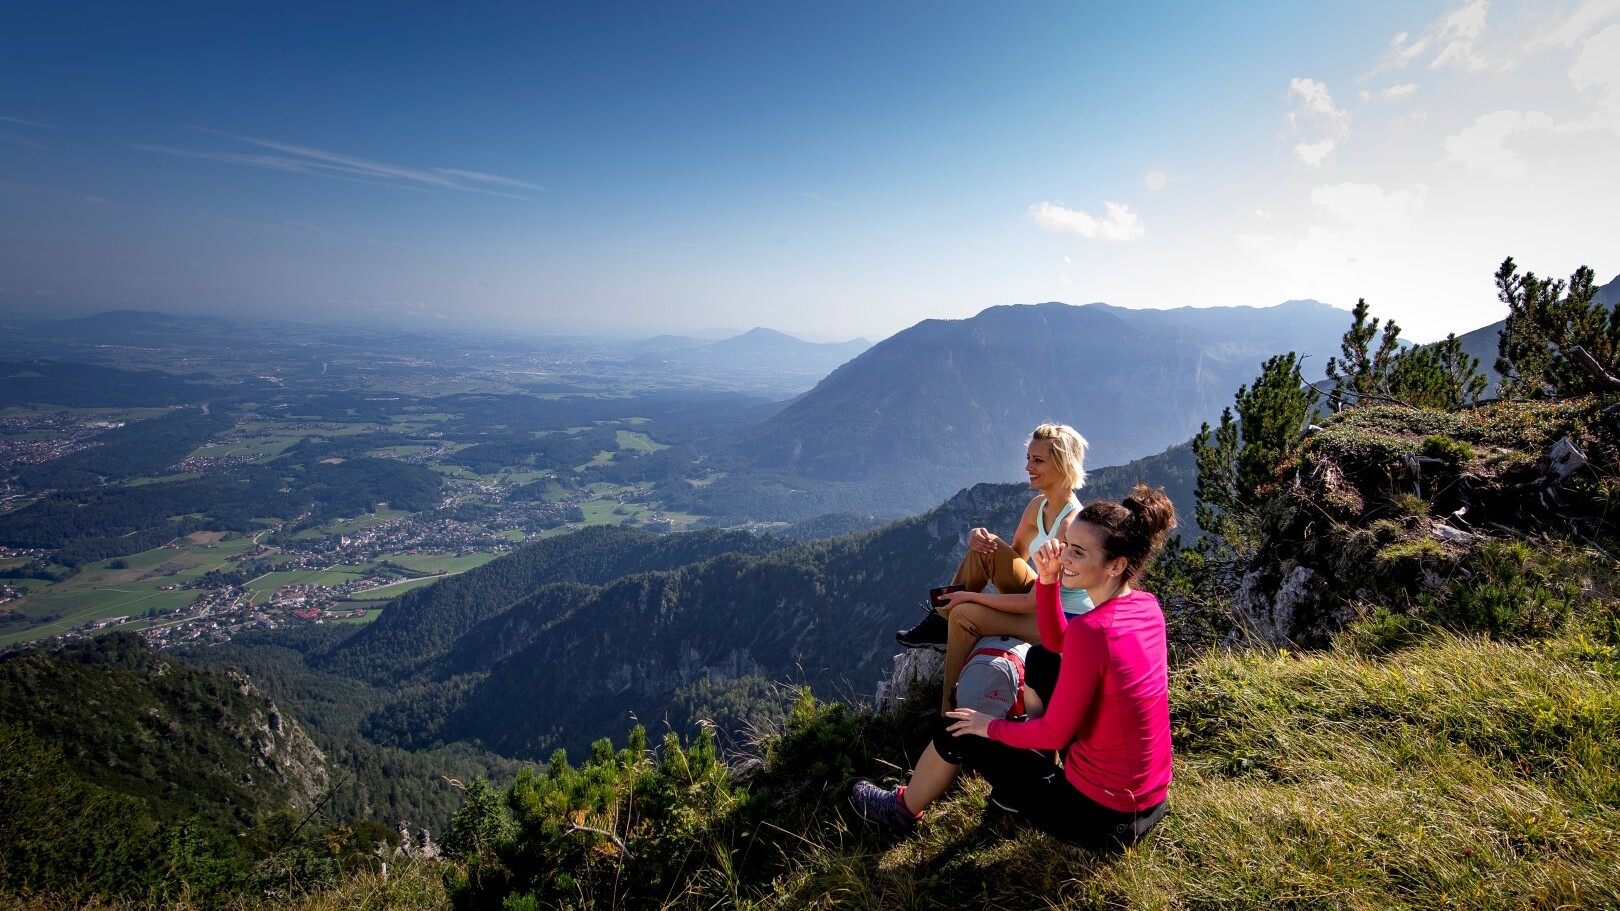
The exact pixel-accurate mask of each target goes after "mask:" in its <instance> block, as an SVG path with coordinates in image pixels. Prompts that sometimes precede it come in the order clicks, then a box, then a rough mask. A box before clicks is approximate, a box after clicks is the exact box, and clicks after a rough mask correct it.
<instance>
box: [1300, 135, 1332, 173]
mask: <svg viewBox="0 0 1620 911" xmlns="http://www.w3.org/2000/svg"><path fill="white" fill-rule="evenodd" d="M1336 145H1338V141H1337V140H1333V139H1323V140H1321V141H1320V142H1302V143H1300V144H1298V145H1296V146H1294V157H1295V158H1298V159H1299V160H1300V161H1301V162H1302V163H1304V164H1308V165H1310V166H1311V167H1313V168H1320V167H1321V166H1322V165H1323V164H1324V163H1326V162H1327V157H1328V156H1329V155H1331V154H1333V147H1334V146H1336Z"/></svg>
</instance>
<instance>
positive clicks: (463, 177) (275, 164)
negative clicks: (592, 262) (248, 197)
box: [126, 127, 545, 201]
mask: <svg viewBox="0 0 1620 911" xmlns="http://www.w3.org/2000/svg"><path fill="white" fill-rule="evenodd" d="M193 129H195V130H197V132H200V133H207V134H209V135H211V136H219V137H223V138H225V139H230V140H233V141H235V142H240V143H245V144H247V145H252V146H258V147H259V148H262V149H269V150H271V151H273V152H280V153H282V154H280V155H261V154H248V153H244V152H230V151H224V152H221V151H214V150H204V149H180V148H174V147H172V146H159V145H148V144H145V143H126V145H128V146H129V147H130V148H132V149H139V150H141V151H143V152H156V153H159V154H163V155H175V156H180V157H186V158H201V159H205V160H208V161H219V162H224V163H226V164H235V165H241V166H244V167H250V168H261V169H264V170H270V171H282V172H286V173H294V174H312V175H315V176H317V177H328V178H333V179H338V180H352V181H357V182H360V183H369V184H375V185H380V186H385V187H392V188H395V189H401V190H442V191H450V192H461V193H479V194H483V195H486V196H499V197H502V198H505V199H519V200H524V201H527V200H529V197H528V196H522V195H519V194H516V193H507V192H502V191H500V190H493V189H489V188H488V187H487V186H479V184H489V185H494V186H499V187H512V188H517V189H525V190H533V191H538V192H545V188H544V187H541V186H539V185H537V184H533V183H529V182H528V181H524V180H517V179H515V178H511V177H501V176H499V175H495V174H485V173H483V172H480V171H467V170H461V169H458V168H434V169H432V170H423V169H420V168H412V167H407V166H405V165H396V164H390V163H388V162H383V161H374V160H371V159H367V158H357V157H354V156H351V155H342V154H339V153H337V152H328V151H326V150H325V149H317V148H314V147H311V146H302V145H295V144H293V143H287V142H277V141H275V140H270V139H259V138H256V137H252V136H238V135H236V134H234V133H227V132H225V131H223V130H214V129H209V128H207V127H194V128H193Z"/></svg>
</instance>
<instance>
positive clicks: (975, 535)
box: [968, 528, 999, 554]
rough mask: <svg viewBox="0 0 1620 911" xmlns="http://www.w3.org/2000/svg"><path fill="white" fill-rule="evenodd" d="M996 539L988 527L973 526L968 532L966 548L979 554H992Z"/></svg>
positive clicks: (994, 550) (994, 549)
mask: <svg viewBox="0 0 1620 911" xmlns="http://www.w3.org/2000/svg"><path fill="white" fill-rule="evenodd" d="M997 540H999V539H998V538H996V535H995V532H993V531H991V530H990V529H988V528H975V529H973V530H972V531H970V532H968V550H975V551H978V552H979V553H981V554H993V553H995V552H996V541H997Z"/></svg>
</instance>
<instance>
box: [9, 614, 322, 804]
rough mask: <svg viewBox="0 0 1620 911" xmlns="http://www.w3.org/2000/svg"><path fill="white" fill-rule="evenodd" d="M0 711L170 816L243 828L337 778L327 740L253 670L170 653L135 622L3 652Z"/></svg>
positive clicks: (93, 778)
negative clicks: (196, 663) (201, 666)
mask: <svg viewBox="0 0 1620 911" xmlns="http://www.w3.org/2000/svg"><path fill="white" fill-rule="evenodd" d="M0 723H4V724H19V725H25V726H27V727H28V728H31V729H32V730H33V731H34V732H35V733H36V734H37V735H38V736H40V737H41V738H43V739H45V740H47V741H50V742H54V743H58V744H60V745H61V746H62V749H63V751H64V754H65V756H66V759H67V761H68V763H69V764H70V765H71V766H72V767H73V768H74V769H75V771H76V772H77V773H78V774H79V775H80V776H82V777H83V778H84V779H85V780H87V781H90V782H93V783H95V784H97V785H99V786H101V787H104V788H107V789H109V790H111V791H115V792H118V793H121V794H127V795H131V796H134V797H138V798H141V799H142V800H144V801H146V803H147V804H148V805H149V806H150V808H151V810H152V811H153V813H154V814H155V815H156V816H157V817H158V818H159V819H162V820H166V821H178V820H183V819H185V818H187V817H189V816H199V817H201V818H203V819H205V820H207V821H209V822H210V823H213V824H215V825H217V826H219V827H220V828H221V829H223V830H225V831H230V832H234V831H236V830H237V829H238V828H240V827H244V826H248V825H251V824H252V823H253V821H254V819H255V817H256V816H258V815H259V814H261V813H268V812H270V811H273V810H276V809H279V808H283V807H287V806H292V807H297V808H301V809H303V810H308V809H310V808H312V807H313V806H314V805H315V802H316V800H317V799H318V798H319V797H320V796H321V794H322V792H324V791H325V790H326V787H327V784H328V772H327V768H326V765H327V763H326V757H325V756H323V755H322V753H321V751H320V749H318V748H317V747H316V746H315V744H314V743H313V742H312V741H311V740H310V738H309V736H308V735H307V734H306V733H305V732H304V730H303V729H302V728H301V727H300V726H299V724H298V723H297V722H296V721H295V720H293V719H292V718H290V717H288V716H287V715H286V714H285V713H283V712H282V711H281V710H280V709H279V708H277V707H276V705H275V703H273V702H271V701H270V700H268V699H266V698H265V697H264V696H263V695H262V694H260V693H259V692H258V691H257V690H255V689H254V688H253V687H252V685H251V684H249V682H248V681H247V680H246V678H244V677H242V676H241V675H239V674H237V675H230V674H226V673H220V672H216V671H205V670H198V669H195V668H191V667H187V666H185V665H183V664H178V663H175V662H172V661H170V660H168V659H166V658H164V657H163V656H161V655H159V654H158V653H157V652H154V651H153V650H152V649H151V648H150V647H148V646H147V645H146V644H145V642H143V641H142V640H141V639H140V638H139V637H138V636H135V635H134V634H132V633H112V634H109V635H106V636H100V637H97V638H95V639H89V640H85V641H83V642H78V643H75V644H73V645H70V646H68V647H66V648H64V649H62V650H61V651H60V652H56V653H51V652H45V651H34V652H24V653H20V654H18V655H15V656H13V657H11V658H10V659H8V660H6V661H4V662H0Z"/></svg>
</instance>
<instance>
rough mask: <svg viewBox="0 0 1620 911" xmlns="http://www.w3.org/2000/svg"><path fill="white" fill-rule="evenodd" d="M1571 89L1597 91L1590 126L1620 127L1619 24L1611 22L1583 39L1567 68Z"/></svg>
mask: <svg viewBox="0 0 1620 911" xmlns="http://www.w3.org/2000/svg"><path fill="white" fill-rule="evenodd" d="M1569 81H1570V82H1572V83H1574V85H1575V88H1577V89H1579V90H1581V91H1582V92H1586V91H1595V92H1596V93H1597V103H1596V110H1595V111H1594V112H1593V117H1592V120H1593V123H1592V126H1594V127H1603V128H1607V129H1620V25H1611V26H1609V27H1608V28H1606V29H1604V30H1603V31H1601V32H1598V33H1597V34H1596V35H1593V36H1592V37H1591V38H1590V39H1588V40H1587V42H1586V44H1585V45H1583V46H1582V47H1581V51H1580V55H1579V56H1578V57H1576V59H1575V64H1574V65H1573V66H1571V67H1570V68H1569Z"/></svg>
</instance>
